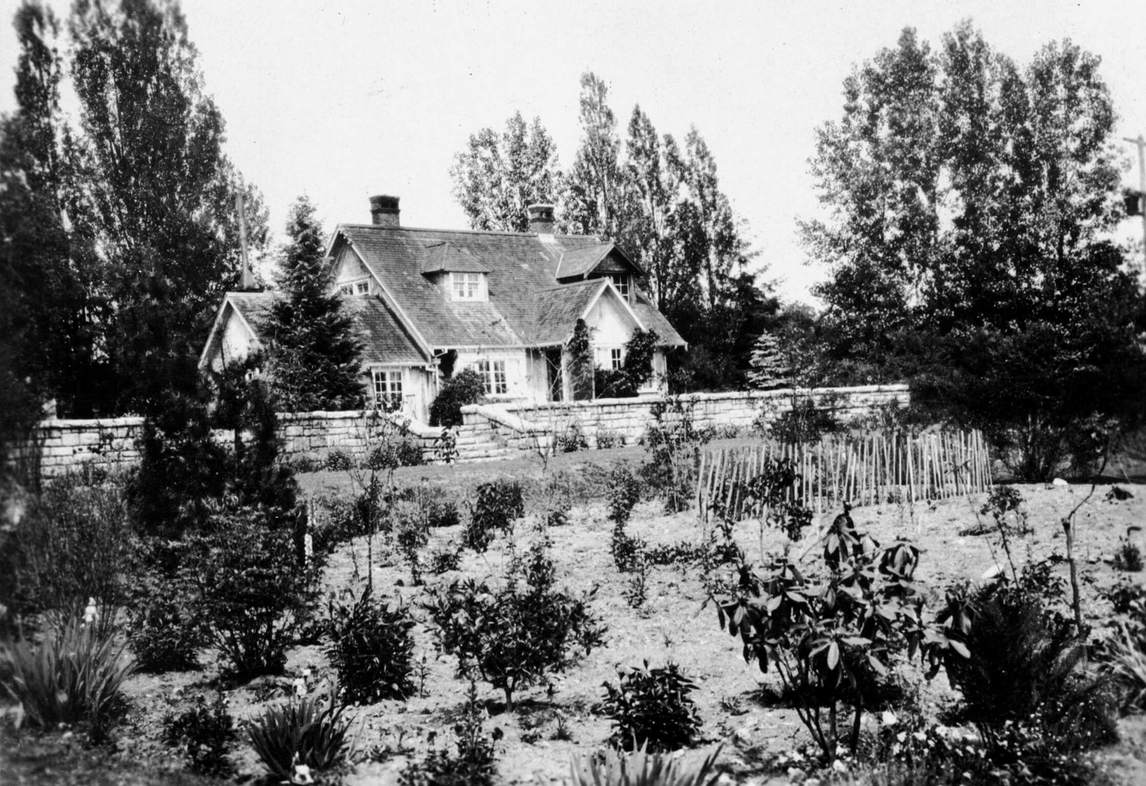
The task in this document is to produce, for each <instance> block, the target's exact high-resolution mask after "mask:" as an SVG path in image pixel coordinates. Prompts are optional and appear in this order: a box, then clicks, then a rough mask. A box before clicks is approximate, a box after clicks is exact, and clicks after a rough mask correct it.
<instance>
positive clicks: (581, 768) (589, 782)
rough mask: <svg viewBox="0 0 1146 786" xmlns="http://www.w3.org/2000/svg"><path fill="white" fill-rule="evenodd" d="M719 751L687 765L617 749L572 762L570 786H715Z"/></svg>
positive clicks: (656, 755)
mask: <svg viewBox="0 0 1146 786" xmlns="http://www.w3.org/2000/svg"><path fill="white" fill-rule="evenodd" d="M719 755H720V748H719V747H718V748H716V749H715V750H713V751H712V752H711V753H709V754H708V755H707V756H705V757H704V758H703V759H701V760H700V761H699V763H694V764H691V765H690V764H687V763H686V762H685V760H684V759H679V758H676V757H675V756H672V755H670V754H664V753H649V752H648V751H646V750H645V749H644V748H638V749H637V750H635V751H633V752H631V753H624V752H622V751H619V750H617V749H616V748H607V749H606V750H604V751H602V752H598V753H593V754H582V755H581V756H578V757H576V758H574V759H573V762H572V777H571V778H570V780H569V786H714V784H715V783H716V782H717V780H718V779H719V778H720V772H719V771H718V770H717V769H716V757H717V756H719Z"/></svg>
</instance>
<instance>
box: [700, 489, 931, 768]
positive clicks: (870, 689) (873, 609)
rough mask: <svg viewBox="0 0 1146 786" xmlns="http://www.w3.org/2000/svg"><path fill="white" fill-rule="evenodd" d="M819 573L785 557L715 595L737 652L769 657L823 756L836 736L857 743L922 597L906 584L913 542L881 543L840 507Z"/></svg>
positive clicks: (915, 631) (915, 639)
mask: <svg viewBox="0 0 1146 786" xmlns="http://www.w3.org/2000/svg"><path fill="white" fill-rule="evenodd" d="M823 558H824V566H825V568H826V574H827V575H826V576H825V577H824V579H823V580H817V581H812V580H810V579H809V578H807V577H805V575H804V574H803V573H802V572H801V571H800V570H799V569H798V568H797V566H796V565H795V564H793V563H792V562H790V561H789V560H788V559H787V558H786V557H782V558H778V559H776V560H774V561H773V562H772V564H771V565H769V566H768V567H767V569H766V572H765V573H764V574H763V575H758V574H756V573H754V572H753V571H751V570H749V569H748V568H747V567H745V568H743V569H742V570H741V576H740V582H739V587H738V588H737V590H736V593H735V596H734V597H733V598H732V599H731V600H728V601H724V602H721V603H719V604H718V606H717V612H718V617H719V620H720V625H721V627H722V628H723V627H725V626H727V629H728V632H729V633H730V634H732V635H733V636H738V637H739V638H740V639H741V640H742V642H743V644H744V657H745V660H748V661H751V660H753V659H755V660H756V661H757V663H758V664H759V665H760V669H761V671H764V672H766V671H767V670H768V669H769V668H772V667H773V666H774V667H775V669H776V671H777V672H778V674H779V676H780V679H781V682H782V683H783V685H784V689H785V691H786V692H787V693H788V694H789V695H791V696H792V697H793V699H794V701H795V703H796V712H797V714H798V716H799V718H800V721H801V723H803V724H804V727H805V728H806V729H807V730H808V732H809V733H810V734H811V736H812V738H813V740H814V741H815V742H816V744H817V745H818V746H819V748H820V750H821V751H822V753H823V756H824V758H825V759H826V760H831V759H834V758H835V757H836V755H837V753H838V750H839V743H840V741H841V739H842V737H843V734H842V731H841V727H840V720H841V719H842V718H843V717H844V713H845V712H846V709H844V705H849V706H850V708H851V714H852V727H851V730H850V734H849V735H848V745H849V747H850V748H851V750H852V751H855V750H856V746H857V745H858V744H859V733H860V728H861V723H862V716H863V713H864V711H865V707H866V706H870V703H871V701H870V699H871V698H873V694H875V693H877V692H879V689H880V685H879V683H878V682H876V681H875V680H876V679H877V678H882V677H883V675H886V674H887V673H888V672H890V671H891V669H892V666H893V659H894V658H895V656H896V655H897V654H899V653H907V652H914V651H915V649H916V648H917V647H918V646H919V644H920V642H921V640H922V637H923V626H922V622H921V619H920V608H921V606H922V599H921V598H920V596H919V594H918V592H917V591H916V589H915V587H914V585H913V575H914V572H915V568H916V566H917V564H918V561H919V550H918V549H917V548H915V546H913V545H912V544H911V543H909V542H907V541H903V540H900V541H896V542H895V543H893V544H892V545H891V546H889V547H886V548H881V547H880V546H879V544H878V543H876V541H875V540H873V539H872V538H871V537H869V536H867V535H864V534H861V533H859V532H858V531H857V530H856V529H855V525H854V523H853V522H852V520H851V517H850V516H849V515H847V513H846V512H845V513H844V514H843V515H840V516H837V517H836V519H835V521H834V522H833V524H832V525H831V527H830V528H829V529H828V531H827V533H826V534H825V537H824V551H823Z"/></svg>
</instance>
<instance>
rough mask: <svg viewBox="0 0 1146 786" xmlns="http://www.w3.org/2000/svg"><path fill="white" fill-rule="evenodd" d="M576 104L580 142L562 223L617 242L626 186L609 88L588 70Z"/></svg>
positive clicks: (623, 217)
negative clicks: (578, 107)
mask: <svg viewBox="0 0 1146 786" xmlns="http://www.w3.org/2000/svg"><path fill="white" fill-rule="evenodd" d="M579 103H580V112H579V119H580V125H581V143H580V146H579V147H578V148H577V154H576V156H575V158H574V159H573V167H572V168H571V169H570V170H569V175H568V177H567V179H566V184H567V190H566V194H565V202H564V204H563V206H562V208H563V209H562V215H561V216H560V219H561V221H562V222H563V223H564V224H565V225H567V226H568V228H569V231H571V232H574V233H577V234H583V235H603V236H605V237H609V238H614V239H616V238H617V237H618V236H619V235H620V233H621V232H623V231H624V228H625V225H626V219H627V209H628V197H629V195H628V183H627V181H626V178H625V173H624V169H623V167H622V165H621V140H620V138H619V137H618V136H617V118H616V116H615V115H614V114H613V110H612V109H611V108H610V107H609V88H608V86H607V85H606V84H605V82H604V80H602V79H601V78H600V77H598V76H597V75H596V74H594V73H593V72H591V71H587V72H586V73H584V74H582V75H581V96H580V101H579Z"/></svg>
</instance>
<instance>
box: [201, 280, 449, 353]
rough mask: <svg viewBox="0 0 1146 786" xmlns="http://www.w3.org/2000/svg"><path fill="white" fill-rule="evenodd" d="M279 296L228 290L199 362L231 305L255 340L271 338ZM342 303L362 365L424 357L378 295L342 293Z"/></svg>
mask: <svg viewBox="0 0 1146 786" xmlns="http://www.w3.org/2000/svg"><path fill="white" fill-rule="evenodd" d="M281 297H282V294H281V293H279V292H228V293H227V294H226V295H225V296H224V298H223V305H222V307H221V308H220V309H219V314H218V316H217V317H216V319H215V325H214V326H213V327H212V328H211V334H210V335H209V336H208V338H207V345H206V347H205V348H204V350H203V356H202V358H201V359H200V366H201V367H202V366H204V365H205V363H206V362H207V356H208V354H209V351H210V349H211V347H212V345H213V344H214V343H216V342H217V340H218V338H217V334H218V333H219V331H221V330H222V329H223V327H224V320H225V318H226V315H227V312H228V310H229V309H233V310H234V311H235V312H236V313H237V314H238V315H239V317H240V318H241V319H242V320H243V321H244V322H245V323H246V324H247V326H248V327H250V328H251V330H252V332H253V333H254V334H255V339H256V340H257V341H259V342H260V343H265V342H267V341H269V340H272V339H273V337H271V336H269V335H268V334H267V332H268V326H269V324H270V316H271V311H272V310H273V308H274V304H275V302H276V301H278V300H279V299H280V298H281ZM342 303H343V308H344V309H345V310H346V313H347V314H348V315H349V316H350V318H351V320H352V322H353V327H354V332H355V334H356V335H357V337H358V340H359V341H360V342H362V365H363V366H370V365H377V364H387V363H394V364H400V365H422V364H425V363H426V362H427V361H428V358H427V357H426V356H425V355H424V354H423V353H422V352H421V351H420V350H419V349H418V348H417V346H416V345H415V344H414V341H413V340H412V339H411V338H410V336H409V334H408V333H407V332H406V330H405V329H404V328H403V327H402V325H401V324H400V323H399V321H398V319H397V318H396V317H395V316H394V314H393V313H391V311H390V310H389V309H388V308H387V307H386V304H385V303H383V302H382V300H381V299H379V298H378V297H374V296H369V295H355V296H348V297H344V298H343V299H342Z"/></svg>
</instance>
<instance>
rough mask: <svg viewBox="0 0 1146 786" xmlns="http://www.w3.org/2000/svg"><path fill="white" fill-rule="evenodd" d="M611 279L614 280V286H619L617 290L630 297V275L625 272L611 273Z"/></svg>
mask: <svg viewBox="0 0 1146 786" xmlns="http://www.w3.org/2000/svg"><path fill="white" fill-rule="evenodd" d="M609 280H610V281H612V282H613V286H615V287H616V288H617V292H619V293H620V294H621V297H623V298H626V299H628V297H629V277H628V276H627V275H626V274H624V273H610V274H609Z"/></svg>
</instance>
